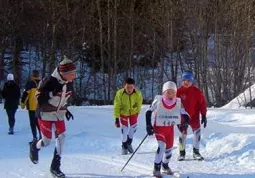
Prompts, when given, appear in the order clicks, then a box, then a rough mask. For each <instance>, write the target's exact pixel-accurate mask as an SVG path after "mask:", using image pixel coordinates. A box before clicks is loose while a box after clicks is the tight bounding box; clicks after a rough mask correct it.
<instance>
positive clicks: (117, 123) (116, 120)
mask: <svg viewBox="0 0 255 178" xmlns="http://www.w3.org/2000/svg"><path fill="white" fill-rule="evenodd" d="M115 126H116V127H117V128H119V127H120V120H119V118H115Z"/></svg>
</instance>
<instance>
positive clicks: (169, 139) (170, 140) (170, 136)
mask: <svg viewBox="0 0 255 178" xmlns="http://www.w3.org/2000/svg"><path fill="white" fill-rule="evenodd" d="M173 145H174V126H170V127H168V129H167V135H166V150H165V157H164V159H163V162H162V167H163V171H164V172H165V173H166V174H173V172H172V170H171V169H170V167H169V165H168V164H169V161H170V159H171V157H172V148H173Z"/></svg>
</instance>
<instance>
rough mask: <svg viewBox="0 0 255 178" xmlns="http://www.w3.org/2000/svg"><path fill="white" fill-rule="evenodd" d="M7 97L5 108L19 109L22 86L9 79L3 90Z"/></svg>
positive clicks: (5, 97)
mask: <svg viewBox="0 0 255 178" xmlns="http://www.w3.org/2000/svg"><path fill="white" fill-rule="evenodd" d="M2 96H3V98H4V99H5V103H4V109H17V108H18V106H19V99H20V87H19V86H18V85H17V84H16V83H15V82H14V81H13V80H10V81H7V82H6V83H5V84H4V88H3V90H2Z"/></svg>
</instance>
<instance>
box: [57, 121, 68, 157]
mask: <svg viewBox="0 0 255 178" xmlns="http://www.w3.org/2000/svg"><path fill="white" fill-rule="evenodd" d="M55 127H56V151H57V153H58V155H61V154H62V151H63V147H64V143H65V131H66V127H65V121H57V122H55Z"/></svg>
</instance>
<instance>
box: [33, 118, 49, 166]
mask: <svg viewBox="0 0 255 178" xmlns="http://www.w3.org/2000/svg"><path fill="white" fill-rule="evenodd" d="M40 126H41V128H42V134H43V136H42V139H40V140H39V141H37V140H33V141H32V142H30V143H29V144H30V159H31V161H32V162H33V163H34V164H37V163H38V159H39V155H38V152H39V150H40V149H41V148H42V147H46V146H48V145H49V144H50V141H51V134H52V122H51V121H43V120H40Z"/></svg>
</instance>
